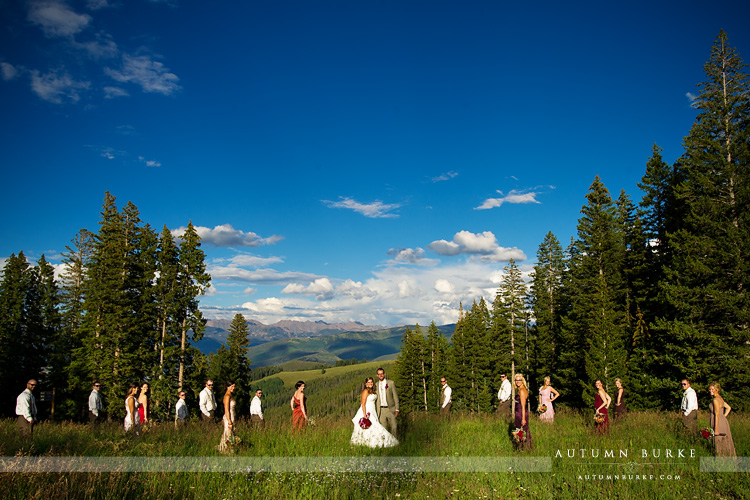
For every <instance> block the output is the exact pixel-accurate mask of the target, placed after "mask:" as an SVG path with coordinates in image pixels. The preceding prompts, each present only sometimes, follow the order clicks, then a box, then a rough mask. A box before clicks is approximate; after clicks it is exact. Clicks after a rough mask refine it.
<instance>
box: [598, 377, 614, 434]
mask: <svg viewBox="0 0 750 500" xmlns="http://www.w3.org/2000/svg"><path fill="white" fill-rule="evenodd" d="M594 384H595V385H596V390H597V392H596V396H594V409H595V412H596V413H601V414H603V415H604V422H602V423H601V424H598V425H597V426H596V433H597V434H600V435H601V434H605V433H607V432H609V411H608V410H607V408H609V405H610V403H612V398H610V397H609V394H607V391H605V390H604V384H602V381H601V379H596V382H595V383H594Z"/></svg>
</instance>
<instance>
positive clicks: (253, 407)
mask: <svg viewBox="0 0 750 500" xmlns="http://www.w3.org/2000/svg"><path fill="white" fill-rule="evenodd" d="M262 397H263V391H262V390H260V389H258V390H257V391H255V397H254V398H253V400H252V401H251V402H250V423H251V424H253V427H258V428H260V429H264V428H265V427H266V421H265V419H264V418H263V405H262V404H261V401H260V398H262Z"/></svg>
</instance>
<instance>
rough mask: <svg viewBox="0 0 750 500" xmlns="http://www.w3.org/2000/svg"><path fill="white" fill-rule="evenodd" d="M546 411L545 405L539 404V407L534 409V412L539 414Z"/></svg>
mask: <svg viewBox="0 0 750 500" xmlns="http://www.w3.org/2000/svg"><path fill="white" fill-rule="evenodd" d="M546 411H547V405H539V407H538V408H537V409H536V412H537V413H538V414H539V415H541V414H543V413H544V412H546Z"/></svg>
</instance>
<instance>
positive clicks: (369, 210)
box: [322, 196, 401, 219]
mask: <svg viewBox="0 0 750 500" xmlns="http://www.w3.org/2000/svg"><path fill="white" fill-rule="evenodd" d="M322 201H323V203H325V204H326V206H328V207H330V208H346V209H349V210H353V211H355V212H357V213H359V214H362V215H364V216H365V217H370V218H373V219H377V218H380V219H384V218H393V217H398V214H392V213H389V212H391V211H392V210H396V209H397V208H399V207H401V205H400V204H397V203H394V204H387V203H383V202H381V201H374V202H372V203H360V202H358V201H356V200H354V199H352V198H345V197H343V196H342V197H341V199H340V201H329V200H322Z"/></svg>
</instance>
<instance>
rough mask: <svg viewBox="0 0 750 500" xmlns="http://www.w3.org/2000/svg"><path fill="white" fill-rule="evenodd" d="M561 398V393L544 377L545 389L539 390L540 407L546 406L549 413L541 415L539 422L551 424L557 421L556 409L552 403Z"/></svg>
mask: <svg viewBox="0 0 750 500" xmlns="http://www.w3.org/2000/svg"><path fill="white" fill-rule="evenodd" d="M559 397H560V393H559V392H557V391H556V390H555V388H554V387H552V386H551V385H550V379H549V377H544V387H542V388H541V389H539V406H541V405H544V406H546V407H547V411H545V412H544V413H542V414H540V415H539V420H541V421H542V422H547V423H549V424H551V423H552V422H553V421H554V420H555V409H554V408H553V407H552V401H554V400H556V399H557V398H559Z"/></svg>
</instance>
